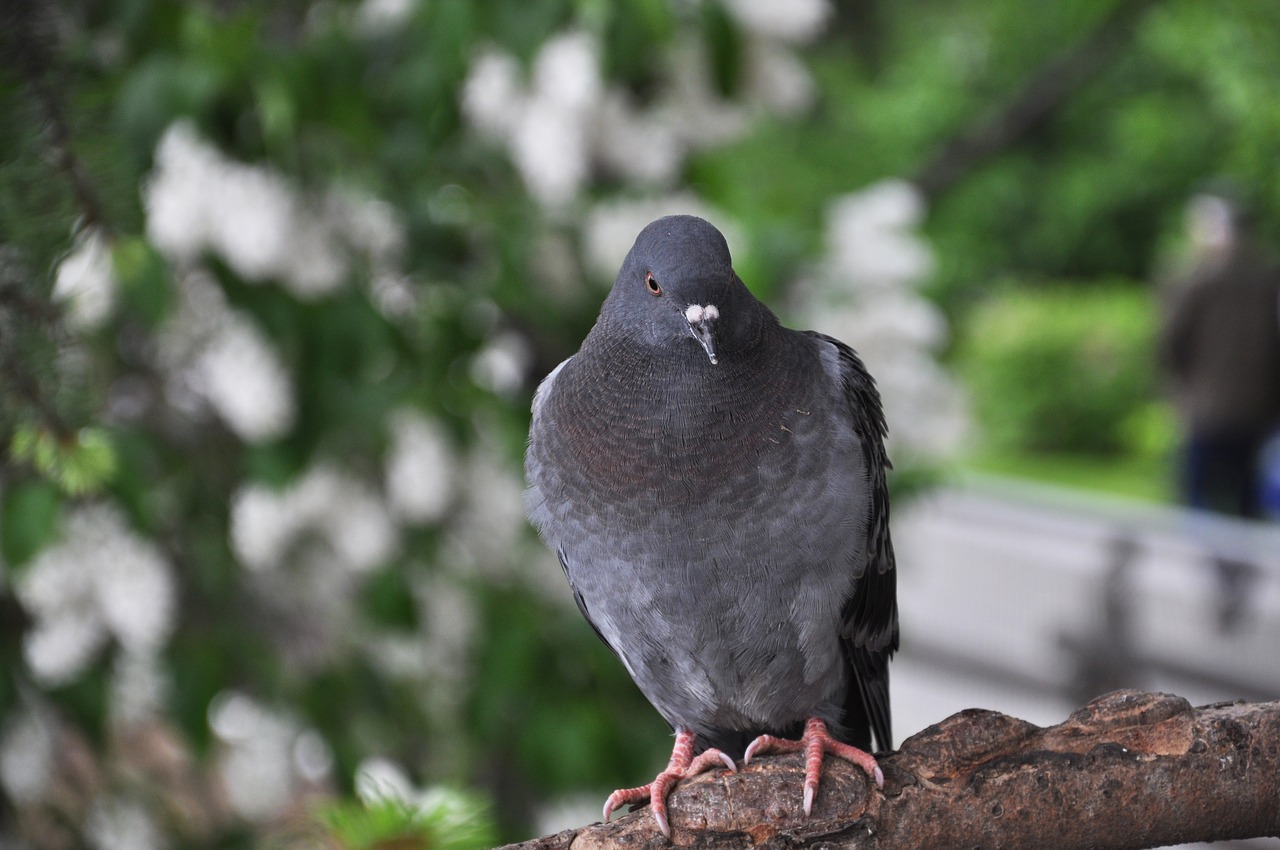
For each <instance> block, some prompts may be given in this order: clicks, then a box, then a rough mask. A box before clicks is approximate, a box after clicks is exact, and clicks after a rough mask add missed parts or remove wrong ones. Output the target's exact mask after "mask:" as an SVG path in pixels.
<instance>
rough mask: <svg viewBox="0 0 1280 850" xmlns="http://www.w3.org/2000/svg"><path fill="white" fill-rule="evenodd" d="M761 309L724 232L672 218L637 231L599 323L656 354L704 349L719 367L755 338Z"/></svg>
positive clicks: (700, 222) (698, 221)
mask: <svg viewBox="0 0 1280 850" xmlns="http://www.w3.org/2000/svg"><path fill="white" fill-rule="evenodd" d="M763 309H764V308H763V305H761V304H760V302H758V301H756V300H755V298H754V297H753V296H752V295H751V293H750V292H748V291H747V288H746V287H745V286H743V284H742V281H740V280H739V279H738V276H737V275H736V274H734V271H733V264H732V261H731V259H730V257H729V245H728V243H726V242H725V239H724V236H723V235H721V233H720V231H719V230H716V228H715V227H714V226H712V225H711V223H709V222H707V221H704V220H703V219H700V218H697V217H696V216H691V215H671V216H666V217H664V218H660V219H658V220H657V221H654V222H652V223H650V224H649V225H648V226H647V227H645V229H644V230H642V231H640V235H639V236H637V237H636V242H635V245H633V246H632V247H631V251H630V252H629V253H628V254H627V258H626V260H624V261H623V263H622V270H621V271H619V272H618V278H617V280H615V281H614V284H613V290H612V291H611V292H610V293H609V297H608V299H606V300H605V304H604V310H603V312H602V314H601V316H602V318H603V319H606V320H607V321H609V322H610V324H611V327H612V329H613V330H614V332H621V333H624V334H626V335H627V336H629V337H631V338H633V339H638V340H641V341H643V342H645V343H646V344H648V345H651V346H655V347H660V348H668V349H674V350H676V351H680V350H682V348H681V347H683V346H689V347H690V348H689V349H688V350H690V351H696V350H697V347H698V346H700V347H701V350H702V352H703V353H705V355H706V357H707V358H708V359H709V360H710V361H711V363H712V364H716V363H719V362H720V359H721V358H722V357H724V356H726V355H727V354H731V353H732V352H733V351H734V350H735V348H737V347H738V346H740V345H741V344H743V342H744V340H748V339H750V338H752V337H753V336H754V334H755V331H756V327H757V323H758V321H759V313H760V311H762V310H763ZM766 312H767V311H766Z"/></svg>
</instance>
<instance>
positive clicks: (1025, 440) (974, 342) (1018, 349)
mask: <svg viewBox="0 0 1280 850" xmlns="http://www.w3.org/2000/svg"><path fill="white" fill-rule="evenodd" d="M1155 331H1156V312H1155V309H1154V305H1153V304H1152V303H1151V297H1150V294H1149V293H1148V292H1146V291H1145V290H1143V289H1141V288H1138V287H1135V286H1133V285H1132V284H1124V283H1121V282H1116V283H1115V284H1109V285H1107V286H1105V287H1092V286H1091V287H1088V288H1084V287H1072V286H1069V285H1066V284H1059V285H1054V286H1040V287H1036V288H1025V287H1024V288H1020V289H1009V290H1006V291H1003V292H1001V294H999V295H998V296H995V297H993V298H992V299H990V300H989V301H987V302H986V303H984V304H982V305H981V306H979V307H978V308H977V309H975V310H974V311H973V312H972V313H971V315H970V317H969V320H968V322H967V325H966V327H965V329H964V334H963V337H962V342H961V346H960V351H959V354H958V367H959V369H960V372H961V374H962V375H963V377H964V379H965V382H966V384H967V386H968V388H969V391H970V392H971V394H972V399H973V406H974V410H975V413H976V415H977V418H978V421H979V423H980V427H981V428H982V432H983V438H984V440H985V442H986V446H985V447H986V448H987V449H989V450H1006V451H1008V450H1011V451H1023V452H1086V453H1094V454H1115V453H1118V452H1122V451H1125V450H1127V449H1133V448H1139V447H1137V446H1134V445H1133V443H1134V434H1135V422H1137V421H1138V420H1140V419H1142V418H1143V417H1147V416H1148V415H1149V413H1150V410H1151V404H1152V400H1153V396H1154V394H1155V376H1154V357H1153V345H1154V337H1155ZM1147 442H1149V441H1147Z"/></svg>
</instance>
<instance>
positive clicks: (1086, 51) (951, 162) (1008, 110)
mask: <svg viewBox="0 0 1280 850" xmlns="http://www.w3.org/2000/svg"><path fill="white" fill-rule="evenodd" d="M1152 2H1153V0H1119V2H1117V4H1116V5H1115V7H1114V8H1113V9H1112V10H1111V12H1110V13H1109V14H1108V15H1107V16H1106V17H1104V18H1103V20H1102V22H1101V23H1100V24H1099V25H1098V26H1097V28H1095V29H1094V30H1093V31H1092V32H1090V33H1089V34H1088V35H1087V36H1085V37H1084V38H1082V39H1081V40H1080V41H1079V42H1078V43H1076V44H1075V45H1073V46H1072V47H1071V48H1070V49H1069V50H1068V51H1066V52H1065V53H1062V54H1060V55H1058V56H1055V57H1054V58H1053V59H1051V60H1049V61H1048V62H1046V63H1045V64H1044V65H1043V66H1042V67H1041V68H1040V69H1039V70H1038V71H1037V72H1036V73H1035V74H1034V75H1032V76H1031V77H1029V78H1028V79H1027V80H1026V82H1024V83H1023V84H1022V87H1021V88H1020V89H1019V90H1018V91H1017V92H1016V93H1015V94H1014V96H1013V97H1012V98H1011V99H1010V100H1009V101H1008V102H1007V103H1005V104H1003V105H1002V106H1001V107H1000V108H999V109H996V110H995V111H993V112H991V113H989V114H986V115H984V116H983V117H982V118H980V119H979V120H977V121H976V122H974V123H973V124H972V125H970V126H969V127H967V128H965V130H963V131H962V132H961V133H959V134H958V135H956V136H955V137H953V138H952V139H950V140H948V141H947V142H945V143H944V144H942V145H941V146H939V147H938V149H937V150H935V151H934V152H933V154H932V155H931V156H930V157H929V158H928V160H927V161H926V162H925V163H924V165H922V166H921V167H920V169H919V170H918V171H917V172H916V174H915V176H914V177H913V178H911V179H912V182H914V183H915V184H916V186H918V187H919V188H920V191H921V192H923V193H924V196H925V198H927V199H928V200H929V201H930V202H932V201H935V200H937V199H938V197H939V196H941V195H943V194H944V193H945V192H946V191H947V190H948V189H950V188H951V187H952V186H954V185H955V184H956V183H957V182H959V181H960V180H961V179H962V178H963V177H964V176H965V175H966V174H968V173H969V172H970V171H971V170H973V169H974V168H976V167H977V166H979V165H981V164H982V163H983V162H985V161H986V160H988V159H990V158H991V157H992V156H994V155H995V154H997V153H999V152H1001V151H1003V150H1004V149H1006V148H1008V147H1010V146H1012V145H1014V144H1015V143H1017V142H1018V141H1019V140H1021V139H1023V138H1025V137H1026V136H1027V135H1028V134H1030V133H1031V132H1032V131H1034V130H1035V129H1036V128H1037V127H1039V126H1040V125H1041V124H1042V123H1043V122H1044V121H1046V120H1047V119H1048V118H1049V116H1051V115H1052V114H1053V113H1054V111H1055V110H1056V109H1058V108H1059V107H1060V106H1062V104H1064V103H1066V101H1067V100H1068V99H1070V97H1071V95H1073V94H1074V93H1075V92H1076V91H1078V90H1079V89H1080V88H1081V87H1082V86H1083V85H1084V84H1085V83H1086V82H1088V81H1089V80H1090V79H1092V78H1093V76H1094V75H1095V74H1097V73H1098V72H1100V71H1101V70H1102V69H1103V68H1105V67H1106V66H1107V65H1108V64H1110V63H1111V62H1112V61H1113V60H1114V59H1115V58H1116V57H1117V56H1118V55H1119V54H1120V52H1121V50H1122V49H1123V48H1124V47H1125V46H1126V45H1127V44H1128V42H1129V40H1130V38H1131V37H1132V34H1133V31H1134V28H1135V27H1136V25H1137V22H1138V20H1139V19H1140V18H1141V16H1142V13H1143V12H1145V11H1146V10H1147V8H1148V7H1150V6H1151V5H1152Z"/></svg>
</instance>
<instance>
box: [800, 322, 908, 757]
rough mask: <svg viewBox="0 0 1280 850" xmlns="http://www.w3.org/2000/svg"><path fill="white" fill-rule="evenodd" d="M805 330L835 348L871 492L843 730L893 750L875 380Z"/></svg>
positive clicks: (889, 556) (850, 624)
mask: <svg viewBox="0 0 1280 850" xmlns="http://www.w3.org/2000/svg"><path fill="white" fill-rule="evenodd" d="M807 333H808V335H809V336H811V337H814V338H815V339H817V340H819V341H821V342H825V343H828V344H829V345H832V346H834V347H835V349H836V352H837V354H838V362H839V367H840V382H841V385H842V386H843V388H844V395H845V399H846V401H847V402H848V409H849V415H850V416H851V417H852V420H853V425H854V429H855V431H856V432H857V434H858V436H859V438H860V439H861V441H862V452H863V456H864V457H865V458H866V460H867V479H868V480H867V484H868V486H869V487H870V488H871V500H870V503H871V508H870V510H871V516H870V517H869V521H868V523H867V539H866V541H865V547H866V565H867V566H866V570H865V571H864V573H863V575H862V577H861V578H860V579H859V580H858V584H857V587H856V589H855V590H854V593H853V596H852V597H850V599H849V601H848V602H847V603H845V606H844V610H843V611H842V619H843V629H842V632H841V636H842V637H843V639H844V641H843V645H844V652H845V656H846V658H847V660H848V662H849V666H850V667H851V668H852V670H853V673H854V677H853V678H854V681H855V683H856V687H851V688H850V689H849V694H848V696H847V698H846V700H845V726H846V728H847V731H848V734H849V735H850V737H851V738H852V739H853V741H852V743H853V744H854V745H855V746H861V747H863V748H864V749H866V748H869V747H870V745H871V742H870V738H869V736H868V735H867V730H868V729H869V730H870V732H871V733H872V734H874V735H875V739H876V742H877V744H878V745H879V747H880V748H881V749H884V750H887V749H889V748H890V747H892V746H893V730H892V725H891V722H890V715H889V658H890V657H891V656H892V655H893V653H894V651H895V650H897V648H898V599H897V583H898V582H897V573H896V571H895V569H894V559H893V541H892V540H891V539H890V537H889V491H888V487H887V485H886V482H885V472H886V471H887V470H888V469H890V468H891V464H890V463H889V456H888V454H887V453H886V452H885V448H884V438H885V436H887V434H888V428H887V426H886V425H885V420H884V411H883V409H882V408H881V406H880V393H879V392H878V391H877V390H876V385H875V381H874V380H873V379H872V377H871V375H870V373H868V372H867V367H866V366H864V365H863V364H862V360H861V359H860V358H859V357H858V355H857V354H856V353H855V352H854V350H853V349H852V348H850V347H849V346H847V345H845V344H844V343H842V342H840V341H839V340H837V339H833V338H832V337H829V336H826V335H825V334H820V333H817V332H815V331H808V332H807Z"/></svg>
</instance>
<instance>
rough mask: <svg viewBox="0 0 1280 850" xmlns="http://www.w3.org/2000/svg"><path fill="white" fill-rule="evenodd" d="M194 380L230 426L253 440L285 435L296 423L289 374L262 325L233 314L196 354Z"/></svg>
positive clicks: (196, 385) (241, 435)
mask: <svg viewBox="0 0 1280 850" xmlns="http://www.w3.org/2000/svg"><path fill="white" fill-rule="evenodd" d="M193 379H194V385H195V387H196V389H197V391H198V392H199V393H200V395H202V396H203V397H204V398H205V399H206V400H207V401H208V402H209V403H210V404H211V405H212V406H213V409H214V410H216V411H217V413H218V415H219V416H220V417H221V418H222V420H223V421H224V422H226V423H227V426H228V427H229V428H231V430H232V431H234V432H235V433H236V434H237V435H238V436H240V437H241V438H243V439H245V440H248V441H249V442H253V443H256V442H261V441H264V440H270V439H273V438H275V437H279V436H281V435H282V434H284V433H286V432H287V431H288V430H289V428H291V427H292V426H293V419H294V415H295V407H294V401H293V387H292V385H291V384H290V381H289V374H288V371H287V370H286V368H285V365H284V363H283V362H282V361H281V359H280V357H279V355H277V354H276V352H275V350H274V349H273V348H272V347H271V344H270V343H269V342H268V341H267V339H266V337H265V335H263V333H262V332H261V331H259V330H258V328H257V326H256V325H255V324H253V322H252V321H250V320H249V319H247V318H244V317H242V316H240V315H239V314H229V315H228V317H227V319H226V321H225V322H224V323H223V325H222V327H221V328H220V329H219V330H218V332H217V333H216V335H215V336H214V338H213V339H212V340H211V341H210V342H209V345H208V347H207V348H205V350H204V351H203V352H202V353H201V354H200V356H199V357H198V358H197V359H196V362H195V364H194V372H193Z"/></svg>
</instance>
